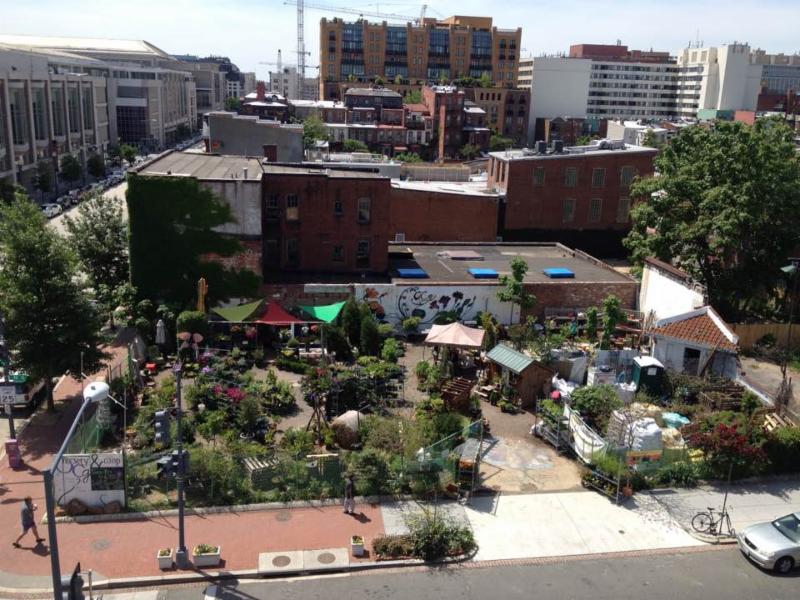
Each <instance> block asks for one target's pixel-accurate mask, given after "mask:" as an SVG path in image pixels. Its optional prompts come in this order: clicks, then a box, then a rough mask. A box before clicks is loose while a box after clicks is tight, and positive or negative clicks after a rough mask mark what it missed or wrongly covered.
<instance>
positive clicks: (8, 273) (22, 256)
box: [0, 194, 103, 410]
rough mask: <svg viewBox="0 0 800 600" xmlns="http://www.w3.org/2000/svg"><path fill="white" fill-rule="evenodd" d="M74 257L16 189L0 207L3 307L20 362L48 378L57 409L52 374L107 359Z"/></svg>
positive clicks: (87, 367) (90, 366) (91, 369)
mask: <svg viewBox="0 0 800 600" xmlns="http://www.w3.org/2000/svg"><path fill="white" fill-rule="evenodd" d="M76 275H77V273H76V269H75V261H74V258H73V256H72V254H71V252H70V251H69V248H68V246H67V244H66V242H65V241H64V240H63V238H61V237H60V236H59V235H58V234H57V233H56V232H55V231H53V230H52V229H51V228H50V227H48V226H47V224H46V222H45V218H44V216H43V215H42V213H41V211H40V210H39V209H38V208H37V207H36V206H35V205H34V204H33V203H32V202H30V200H29V199H28V198H27V197H25V196H24V195H23V194H17V196H16V199H15V201H14V202H13V203H11V204H10V205H6V206H1V207H0V289H2V290H3V293H2V294H0V312H2V314H3V315H4V317H5V323H6V332H5V333H6V338H7V340H8V345H9V348H11V349H13V350H15V351H16V353H17V354H16V359H15V365H16V366H18V367H20V368H22V369H24V370H26V371H27V372H28V374H29V375H30V376H31V377H33V378H34V379H40V378H41V379H43V380H44V384H45V389H46V392H47V407H48V409H50V410H52V409H53V408H54V405H53V378H54V377H56V376H58V375H61V374H62V373H64V372H65V371H67V370H69V371H71V372H72V373H75V374H78V373H80V367H81V354H83V369H84V372H85V373H94V372H95V371H96V370H97V368H98V367H99V366H100V362H101V359H102V358H103V354H102V352H101V351H100V350H99V349H98V344H99V338H98V332H99V329H100V323H99V320H98V319H97V315H96V313H95V311H94V310H93V308H92V306H91V304H90V303H89V301H88V299H87V298H86V296H85V295H84V294H83V292H82V290H81V289H80V288H79V287H78V285H77V284H76V283H75V277H76Z"/></svg>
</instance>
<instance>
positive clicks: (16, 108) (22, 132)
mask: <svg viewBox="0 0 800 600" xmlns="http://www.w3.org/2000/svg"><path fill="white" fill-rule="evenodd" d="M9 91H10V94H9V97H10V100H11V102H10V104H11V131H12V133H13V138H14V143H15V144H18V145H22V144H27V143H28V111H27V110H25V106H26V102H25V90H24V89H22V88H11V89H10V90H9Z"/></svg>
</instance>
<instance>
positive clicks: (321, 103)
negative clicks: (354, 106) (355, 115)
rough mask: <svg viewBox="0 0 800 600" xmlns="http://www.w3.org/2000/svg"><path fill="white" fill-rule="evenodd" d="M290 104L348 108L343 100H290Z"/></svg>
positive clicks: (303, 106) (310, 106)
mask: <svg viewBox="0 0 800 600" xmlns="http://www.w3.org/2000/svg"><path fill="white" fill-rule="evenodd" d="M289 104H291V105H292V106H295V107H299V108H300V107H302V108H346V107H345V105H344V103H343V102H340V101H338V100H294V99H293V100H289Z"/></svg>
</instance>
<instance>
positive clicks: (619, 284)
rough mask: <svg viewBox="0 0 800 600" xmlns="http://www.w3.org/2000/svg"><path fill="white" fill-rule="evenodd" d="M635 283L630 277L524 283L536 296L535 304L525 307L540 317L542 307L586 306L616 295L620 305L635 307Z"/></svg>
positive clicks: (597, 303) (528, 312) (598, 303)
mask: <svg viewBox="0 0 800 600" xmlns="http://www.w3.org/2000/svg"><path fill="white" fill-rule="evenodd" d="M637 290H638V284H637V283H636V282H635V281H634V280H630V281H615V282H591V281H580V282H578V281H569V280H559V281H553V282H546V283H531V284H526V285H525V291H527V292H528V293H530V294H533V295H534V296H536V304H535V306H534V307H533V308H532V309H531V310H529V311H526V313H525V315H526V316H527V315H528V314H532V315H534V316H538V317H542V316H543V315H544V309H545V308H588V307H590V306H601V305H602V303H603V300H604V299H605V298H606V296H608V295H610V294H613V295H615V296H616V297H617V298H619V299H620V301H621V303H622V308H636V295H637Z"/></svg>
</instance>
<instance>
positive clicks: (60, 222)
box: [47, 181, 128, 235]
mask: <svg viewBox="0 0 800 600" xmlns="http://www.w3.org/2000/svg"><path fill="white" fill-rule="evenodd" d="M127 189H128V183H127V182H126V181H123V182H122V183H119V184H117V185H115V186H114V187H112V188H108V189H107V190H106V191H105V193H104V195H105V196H108V197H111V198H116V199H117V200H120V201H121V203H122V216H123V218H124V219H127V218H128V205H127V203H126V202H125V191H126V190H127ZM79 206H80V204H78V205H76V206H71V207H69V208H68V209H67V210H66V212H63V213H61V214H60V215H58V216H57V217H55V218H53V219H50V220H49V221H48V222H47V223H48V224H49V225H50V227H52V228H54V229H55V230H56V231H57V232H58V233H60V234H61V235H67V230H66V229H65V228H64V215H74V214H75V213H76V212H77V210H78V207H79Z"/></svg>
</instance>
